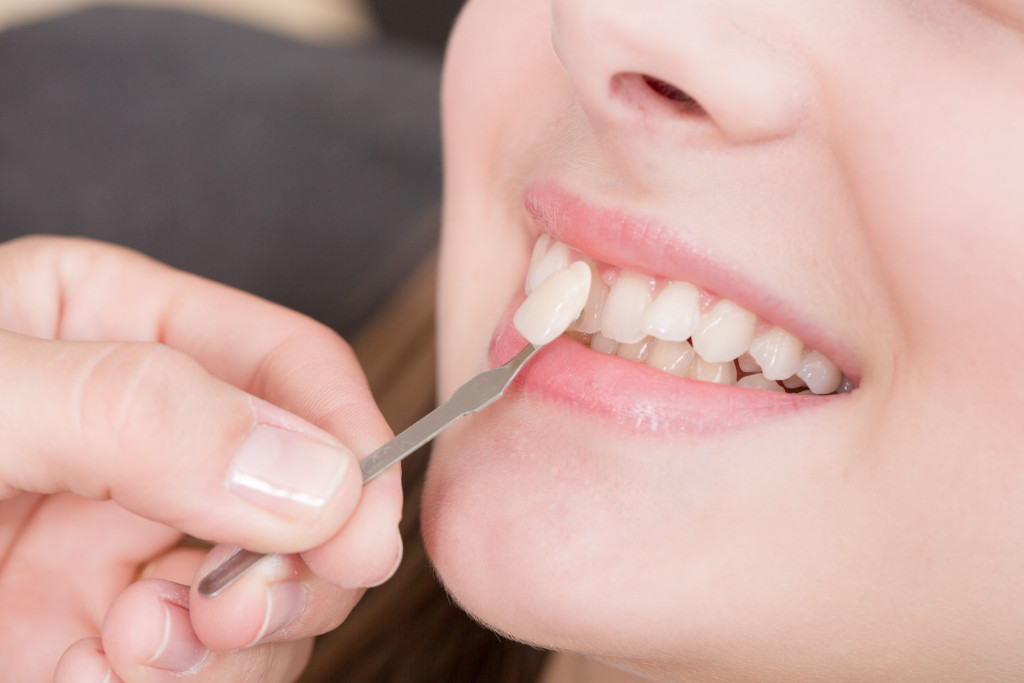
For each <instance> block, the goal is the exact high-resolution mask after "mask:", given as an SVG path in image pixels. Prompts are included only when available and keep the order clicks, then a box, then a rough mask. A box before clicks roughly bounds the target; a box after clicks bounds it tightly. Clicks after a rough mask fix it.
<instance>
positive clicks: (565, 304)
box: [512, 261, 590, 346]
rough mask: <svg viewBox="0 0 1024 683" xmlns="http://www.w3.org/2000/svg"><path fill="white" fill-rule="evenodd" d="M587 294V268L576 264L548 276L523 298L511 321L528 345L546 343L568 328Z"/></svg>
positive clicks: (588, 274)
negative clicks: (524, 299)
mask: <svg viewBox="0 0 1024 683" xmlns="http://www.w3.org/2000/svg"><path fill="white" fill-rule="evenodd" d="M589 291H590V266H588V265H587V264H586V263H582V262H579V261H577V262H576V263H573V264H572V265H571V266H569V267H568V268H562V269H561V270H557V271H555V272H553V273H551V275H549V276H548V277H547V278H546V279H545V280H544V281H543V282H542V283H541V284H540V286H538V287H537V289H535V290H533V292H532V293H531V294H530V295H529V296H528V297H526V301H524V302H523V303H522V304H521V305H520V306H519V309H518V310H517V311H516V314H515V316H514V317H513V318H512V322H513V324H514V325H515V326H516V329H517V330H519V333H520V334H521V335H523V336H524V337H526V340H527V341H529V342H530V343H531V344H534V345H536V346H541V345H543V344H547V343H548V342H549V341H551V340H552V339H554V338H555V337H557V336H558V335H560V334H562V333H563V332H565V331H566V330H567V329H568V328H569V325H571V324H572V321H573V320H575V319H576V317H577V316H578V315H579V314H580V311H582V310H583V305H584V304H585V303H586V302H587V294H588V292H589Z"/></svg>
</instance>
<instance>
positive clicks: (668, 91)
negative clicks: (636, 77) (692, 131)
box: [641, 74, 706, 116]
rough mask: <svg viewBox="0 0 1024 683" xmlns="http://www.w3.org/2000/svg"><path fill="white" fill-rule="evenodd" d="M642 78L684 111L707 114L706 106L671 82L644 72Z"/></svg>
mask: <svg viewBox="0 0 1024 683" xmlns="http://www.w3.org/2000/svg"><path fill="white" fill-rule="evenodd" d="M641 78H643V81H644V83H645V84H646V85H647V87H648V88H650V89H651V90H652V91H654V93H655V94H657V95H659V96H660V97H663V98H664V99H667V100H670V101H671V102H673V103H674V104H675V106H676V107H678V108H679V109H680V111H681V112H682V113H684V114H689V115H691V116H693V115H699V116H703V115H705V114H706V112H705V111H704V107H702V106H701V105H700V103H699V102H697V100H695V99H693V97H691V96H690V95H688V94H687V93H686V92H684V91H682V90H680V89H679V88H677V87H676V86H674V85H672V84H671V83H667V82H665V81H663V80H661V79H660V78H655V77H654V76H648V75H647V74H643V75H642V76H641Z"/></svg>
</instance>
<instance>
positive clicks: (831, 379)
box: [796, 351, 843, 394]
mask: <svg viewBox="0 0 1024 683" xmlns="http://www.w3.org/2000/svg"><path fill="white" fill-rule="evenodd" d="M796 374H797V377H799V378H800V379H802V380H803V381H804V382H806V383H807V388H808V389H810V390H811V391H813V392H814V393H815V394H831V393H832V392H833V391H835V390H836V389H838V388H839V384H840V383H841V382H842V381H843V373H841V372H839V368H837V367H836V364H835V363H833V362H832V361H830V360H829V359H828V358H825V356H823V355H821V354H820V353H818V352H817V351H810V352H808V353H807V354H806V355H804V359H803V362H802V363H801V364H800V370H798V371H797V373H796Z"/></svg>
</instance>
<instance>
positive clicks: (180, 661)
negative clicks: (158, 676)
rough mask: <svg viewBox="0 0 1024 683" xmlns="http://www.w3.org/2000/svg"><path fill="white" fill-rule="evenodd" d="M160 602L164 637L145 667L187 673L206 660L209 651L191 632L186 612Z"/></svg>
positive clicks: (190, 623) (181, 608)
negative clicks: (162, 609) (162, 613)
mask: <svg viewBox="0 0 1024 683" xmlns="http://www.w3.org/2000/svg"><path fill="white" fill-rule="evenodd" d="M161 602H163V607H164V636H163V639H162V640H161V641H160V645H159V646H158V647H157V649H156V652H155V653H154V654H153V656H152V657H150V658H149V661H147V662H146V666H149V667H152V668H154V669H163V670H164V671H188V670H189V669H192V668H195V667H196V666H198V665H199V663H200V662H202V661H203V660H204V659H205V658H206V655H207V653H208V652H209V650H208V649H206V646H205V645H203V644H202V642H200V640H199V638H198V637H197V636H196V632H195V631H194V630H192V622H191V620H189V616H188V610H186V609H185V608H183V607H180V606H178V605H175V604H172V603H169V602H166V601H161Z"/></svg>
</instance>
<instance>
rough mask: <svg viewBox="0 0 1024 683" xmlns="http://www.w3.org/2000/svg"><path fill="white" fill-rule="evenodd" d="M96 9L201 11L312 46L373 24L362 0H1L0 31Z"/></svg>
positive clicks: (365, 32)
mask: <svg viewBox="0 0 1024 683" xmlns="http://www.w3.org/2000/svg"><path fill="white" fill-rule="evenodd" d="M98 4H106V5H110V4H119V5H134V6H147V7H161V8H172V9H175V8H176V9H184V10H191V11H204V12H208V13H209V14H212V15H216V16H219V17H224V18H228V19H232V20H235V21H240V22H245V23H250V24H254V25H256V26H259V27H261V28H266V29H271V30H275V31H279V32H282V33H286V34H289V35H293V36H296V37H300V38H304V39H307V40H313V41H329V40H339V39H351V38H357V37H364V36H367V35H370V34H372V33H373V21H372V19H371V15H370V12H369V10H368V9H367V8H366V5H365V4H364V3H363V0H120V2H116V3H111V2H109V0H108V1H107V2H101V0H0V29H2V28H4V27H7V26H11V25H14V24H17V23H23V22H26V21H33V20H36V19H39V18H43V17H46V16H49V15H54V14H58V13H60V12H66V11H68V10H73V9H77V8H81V7H87V6H90V5H98Z"/></svg>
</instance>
